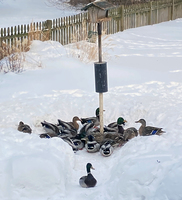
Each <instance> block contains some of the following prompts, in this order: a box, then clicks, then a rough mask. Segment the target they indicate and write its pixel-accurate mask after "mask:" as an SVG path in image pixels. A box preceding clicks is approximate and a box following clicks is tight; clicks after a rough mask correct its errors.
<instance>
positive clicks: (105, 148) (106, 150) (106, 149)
mask: <svg viewBox="0 0 182 200" xmlns="http://www.w3.org/2000/svg"><path fill="white" fill-rule="evenodd" d="M111 143H112V141H109V140H108V141H106V142H105V143H104V144H103V145H102V146H101V148H100V153H101V155H103V156H104V157H108V156H110V155H111V154H112V153H113V151H114V148H113V146H112V145H111Z"/></svg>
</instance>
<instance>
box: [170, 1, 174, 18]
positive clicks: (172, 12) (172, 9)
mask: <svg viewBox="0 0 182 200" xmlns="http://www.w3.org/2000/svg"><path fill="white" fill-rule="evenodd" d="M171 20H174V0H172V6H171Z"/></svg>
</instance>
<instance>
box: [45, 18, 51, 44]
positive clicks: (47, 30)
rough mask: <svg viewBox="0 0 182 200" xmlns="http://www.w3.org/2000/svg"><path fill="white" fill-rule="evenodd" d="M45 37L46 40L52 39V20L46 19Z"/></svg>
mask: <svg viewBox="0 0 182 200" xmlns="http://www.w3.org/2000/svg"><path fill="white" fill-rule="evenodd" d="M44 28H45V30H44V31H45V33H46V34H45V39H44V40H51V38H52V31H51V29H52V20H46V21H45V27H44Z"/></svg>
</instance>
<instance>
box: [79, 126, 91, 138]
mask: <svg viewBox="0 0 182 200" xmlns="http://www.w3.org/2000/svg"><path fill="white" fill-rule="evenodd" d="M93 128H94V123H86V124H84V125H83V127H82V128H81V129H80V131H79V134H78V137H79V138H80V139H81V138H84V137H85V136H86V135H89V134H90V133H91V132H92V131H93Z"/></svg>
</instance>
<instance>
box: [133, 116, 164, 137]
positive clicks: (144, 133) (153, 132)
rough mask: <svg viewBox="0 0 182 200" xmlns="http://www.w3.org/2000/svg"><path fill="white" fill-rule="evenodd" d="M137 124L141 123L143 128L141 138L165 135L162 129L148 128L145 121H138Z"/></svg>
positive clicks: (140, 130) (140, 131)
mask: <svg viewBox="0 0 182 200" xmlns="http://www.w3.org/2000/svg"><path fill="white" fill-rule="evenodd" d="M136 123H141V126H140V128H139V134H140V135H141V136H149V135H162V133H164V131H162V128H157V127H153V126H146V121H145V120H144V119H140V120H138V121H136Z"/></svg>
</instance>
